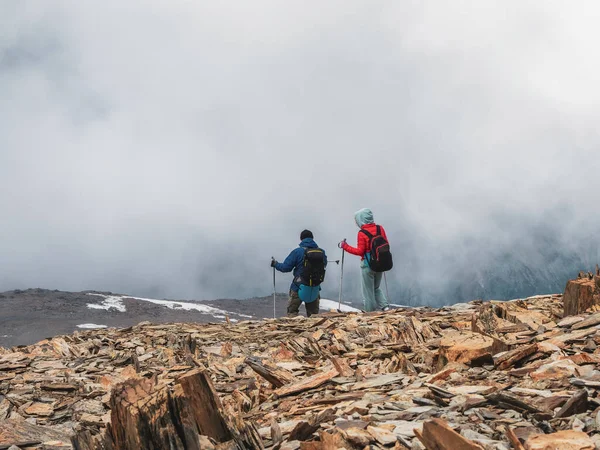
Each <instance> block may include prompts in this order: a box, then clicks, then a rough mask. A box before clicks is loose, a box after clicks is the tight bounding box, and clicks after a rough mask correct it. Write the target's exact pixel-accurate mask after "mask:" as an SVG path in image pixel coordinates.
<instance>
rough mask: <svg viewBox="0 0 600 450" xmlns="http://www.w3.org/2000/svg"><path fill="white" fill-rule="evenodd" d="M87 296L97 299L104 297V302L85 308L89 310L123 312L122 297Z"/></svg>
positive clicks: (90, 304)
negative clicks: (112, 309)
mask: <svg viewBox="0 0 600 450" xmlns="http://www.w3.org/2000/svg"><path fill="white" fill-rule="evenodd" d="M88 295H96V296H98V297H104V301H103V302H102V303H100V304H97V303H88V304H87V307H88V308H90V309H105V310H106V311H110V309H111V308H114V309H116V310H117V311H119V312H125V311H127V309H125V304H124V303H123V297H119V296H117V295H102V294H88Z"/></svg>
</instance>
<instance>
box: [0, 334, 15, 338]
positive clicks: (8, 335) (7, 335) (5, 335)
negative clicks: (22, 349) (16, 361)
mask: <svg viewBox="0 0 600 450" xmlns="http://www.w3.org/2000/svg"><path fill="white" fill-rule="evenodd" d="M6 337H12V334H3V335H2V336H0V338H6Z"/></svg>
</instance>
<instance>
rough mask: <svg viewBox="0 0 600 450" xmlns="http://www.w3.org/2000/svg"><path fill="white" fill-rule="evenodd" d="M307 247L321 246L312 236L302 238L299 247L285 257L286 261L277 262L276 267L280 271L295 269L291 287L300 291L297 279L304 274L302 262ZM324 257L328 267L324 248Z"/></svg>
mask: <svg viewBox="0 0 600 450" xmlns="http://www.w3.org/2000/svg"><path fill="white" fill-rule="evenodd" d="M305 248H319V246H318V245H317V243H316V242H315V241H314V240H313V239H312V238H306V239H302V242H300V244H299V245H298V248H295V249H294V250H292V251H291V253H290V254H289V255H288V257H287V258H285V261H284V262H282V263H280V262H278V263H277V264H275V269H277V270H278V271H279V272H291V271H292V270H293V271H294V280H293V281H292V285H291V286H290V289H291V290H292V291H295V292H298V289H299V288H300V285H299V284H298V283H297V280H298V278H299V277H300V276H302V272H303V271H304V267H302V263H303V262H304V249H305ZM323 257H324V258H325V267H327V255H326V254H325V250H323Z"/></svg>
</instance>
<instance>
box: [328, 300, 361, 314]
mask: <svg viewBox="0 0 600 450" xmlns="http://www.w3.org/2000/svg"><path fill="white" fill-rule="evenodd" d="M319 309H324V310H326V311H329V310H332V309H338V302H336V301H334V300H327V299H325V298H322V299H321V300H319ZM340 311H343V312H360V309H357V308H354V307H352V306H350V305H346V304H344V303H342V304H341V305H340Z"/></svg>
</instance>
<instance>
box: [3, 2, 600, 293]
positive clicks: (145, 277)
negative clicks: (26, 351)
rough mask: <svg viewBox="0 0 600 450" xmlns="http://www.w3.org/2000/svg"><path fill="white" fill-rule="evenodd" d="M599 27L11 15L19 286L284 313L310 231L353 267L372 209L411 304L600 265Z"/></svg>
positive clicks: (488, 8) (60, 6)
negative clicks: (518, 275)
mask: <svg viewBox="0 0 600 450" xmlns="http://www.w3.org/2000/svg"><path fill="white" fill-rule="evenodd" d="M599 19H600V6H599V5H598V4H597V3H596V2H593V1H586V2H579V3H578V4H577V5H576V6H573V5H566V4H565V3H564V2H553V1H549V2H544V4H543V5H541V4H540V3H539V2H533V1H531V2H528V1H525V2H523V1H521V2H516V1H515V2H503V3H498V2H487V1H483V2H477V4H476V5H474V4H472V2H452V3H446V2H425V3H423V2H416V1H415V2H383V3H373V2H357V1H347V0H345V1H331V2H326V4H323V2H314V3H312V4H311V3H310V2H309V3H306V2H278V1H268V0H260V1H254V2H204V1H194V2H192V1H174V2H164V1H156V0H154V1H143V2H142V1H129V2H118V1H105V2H101V3H97V4H92V3H90V2H71V1H64V2H59V1H51V2H44V3H39V2H32V1H23V0H9V1H7V2H3V3H2V5H0V30H1V31H0V99H1V101H0V186H1V187H2V189H1V191H0V211H2V220H1V221H0V236H2V237H1V239H0V290H3V289H11V288H17V287H36V286H41V287H48V288H58V289H69V290H79V289H102V290H112V291H118V292H127V293H133V294H140V295H156V296H166V297H171V298H181V297H187V298H207V299H208V298H215V297H223V296H232V297H246V296H251V295H262V294H267V293H268V292H269V290H270V282H271V281H270V280H271V272H270V270H269V267H268V263H269V259H270V257H271V255H273V256H275V257H277V258H278V259H282V258H284V257H285V255H286V254H287V252H288V251H289V250H291V248H293V246H295V245H296V244H297V241H298V239H297V236H298V234H299V232H300V231H301V230H302V229H303V228H306V227H308V228H310V229H312V230H313V231H314V233H315V237H316V239H317V242H319V244H320V245H321V246H323V247H325V248H326V249H327V250H328V251H329V252H330V255H331V257H332V258H336V259H337V258H338V257H339V256H338V252H337V247H336V243H337V241H339V240H340V239H341V238H343V237H347V238H349V240H353V239H354V238H355V233H356V228H355V226H354V223H353V219H352V214H353V212H354V211H355V210H356V209H358V208H360V207H363V206H370V207H371V208H372V209H373V210H374V212H375V216H376V220H378V221H381V222H382V223H383V224H384V225H385V226H386V228H387V229H388V232H389V234H390V237H391V239H392V244H393V246H394V247H393V248H394V249H395V256H396V261H397V269H396V270H395V271H394V272H393V273H391V274H390V278H391V280H390V281H391V284H392V292H393V293H394V292H395V294H394V297H395V298H396V300H397V301H404V300H407V296H410V295H411V294H410V291H411V289H413V291H415V292H416V291H419V292H421V294H420V295H421V296H424V297H423V298H424V300H423V299H422V301H441V302H444V301H453V300H457V299H462V298H463V297H465V296H466V297H468V296H469V295H474V292H476V291H477V290H476V289H475V291H474V290H473V289H469V288H464V286H465V284H466V285H469V284H472V283H475V284H478V285H482V286H483V285H486V284H489V283H490V282H493V280H492V279H493V278H494V276H495V275H494V274H496V275H497V274H498V272H499V271H501V270H505V269H506V267H509V268H512V269H514V270H515V271H517V272H519V271H521V270H529V269H530V268H531V267H534V268H539V270H542V271H543V270H546V269H545V265H547V264H554V265H556V266H557V267H558V269H557V270H556V271H551V273H553V274H554V273H560V274H561V276H562V274H563V272H564V271H565V270H566V269H568V270H572V269H573V268H576V269H578V268H579V265H584V264H588V265H589V264H592V263H595V262H597V261H598V260H600V252H599V250H598V249H599V247H598V238H597V230H598V225H599V222H600V217H599V213H598V210H597V208H596V205H597V199H596V198H595V196H594V194H595V193H597V192H598V190H599V188H600V177H599V176H598V174H599V173H600V170H599V169H600V158H598V156H597V149H598V147H599V144H600V136H599V134H598V131H597V129H598V127H597V120H598V117H600V89H599V88H598V86H597V84H598V82H597V80H598V75H599V73H598V72H599V69H600V60H599V59H598V58H596V57H595V55H596V53H597V49H596V47H597V42H598V41H599V40H600V31H599V30H598V27H597V23H598V20H599ZM347 261H348V278H347V280H348V290H349V292H350V293H351V294H350V295H351V296H354V297H356V296H357V295H356V287H357V280H356V277H355V276H354V275H356V273H357V265H358V264H357V260H356V258H352V259H350V257H349V258H348V260H347ZM503 261H504V262H503ZM542 266H544V267H542ZM586 268H588V267H586ZM561 271H562V272H561ZM329 273H330V275H329V282H328V283H327V284H326V286H325V292H324V293H325V294H326V295H328V296H335V295H336V294H337V280H336V277H337V276H338V274H339V271H338V269H337V268H335V267H332V269H331V270H330V272H329ZM507 277H508V279H510V276H507ZM507 277H504V279H507ZM288 278H289V277H284V276H279V277H278V280H279V283H278V290H284V289H285V288H286V285H287V283H288V281H289V280H288ZM539 278H540V277H539V276H538V277H537V278H536V280H537V281H536V282H535V283H537V284H536V286H535V287H533V288H531V287H529V288H523V289H521V291H519V290H517V291H516V292H517V295H520V294H519V292H525V291H528V290H531V289H538V288H539V289H543V286H541V285H540V284H539ZM474 280H475V281H474ZM490 280H492V281H490ZM551 281H552V280H550V281H549V283H551ZM564 281H565V280H562V279H561V280H559V281H558V284H559V285H560V284H564ZM555 288H556V284H548V289H555ZM461 289H463V290H462V291H461ZM425 291H426V292H427V295H425V294H422V293H423V292H425ZM486 292H487V293H485V292H484V294H482V295H488V294H489V295H492V294H493V293H495V292H499V291H497V290H496V291H495V290H494V289H491V291H486ZM490 292H491V293H490ZM427 296H428V297H427ZM425 297H427V298H425ZM433 298H435V299H437V300H431V299H433Z"/></svg>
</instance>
